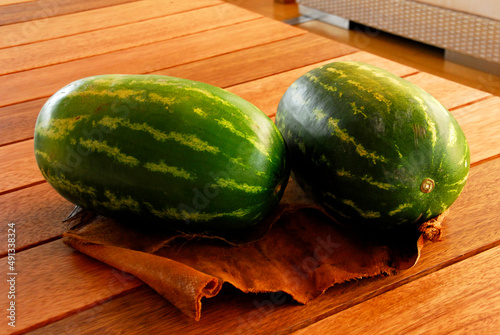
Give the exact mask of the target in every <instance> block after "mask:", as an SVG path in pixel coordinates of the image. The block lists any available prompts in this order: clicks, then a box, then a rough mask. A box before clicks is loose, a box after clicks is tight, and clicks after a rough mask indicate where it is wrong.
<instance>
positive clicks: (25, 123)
mask: <svg viewBox="0 0 500 335" xmlns="http://www.w3.org/2000/svg"><path fill="white" fill-rule="evenodd" d="M46 100H47V98H41V99H36V100H31V101H26V102H21V103H19V104H15V105H10V106H5V107H0V146H3V145H5V144H7V143H12V142H18V141H22V140H26V139H31V138H33V134H34V132H35V123H36V118H37V117H38V113H39V112H40V109H41V108H42V106H43V104H44V103H45V101H46Z"/></svg>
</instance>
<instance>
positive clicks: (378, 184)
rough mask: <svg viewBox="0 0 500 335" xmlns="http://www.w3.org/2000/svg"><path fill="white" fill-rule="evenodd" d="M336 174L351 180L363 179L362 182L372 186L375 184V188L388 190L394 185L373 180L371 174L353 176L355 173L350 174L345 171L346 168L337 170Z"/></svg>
mask: <svg viewBox="0 0 500 335" xmlns="http://www.w3.org/2000/svg"><path fill="white" fill-rule="evenodd" d="M337 175H338V176H339V177H345V178H349V179H353V180H360V181H363V182H366V183H368V184H370V185H372V186H375V187H377V188H380V189H382V190H386V191H387V190H390V189H391V188H394V185H392V184H389V183H382V182H379V181H375V180H373V177H371V176H367V175H365V176H362V177H360V176H355V175H352V174H351V173H350V172H349V171H346V170H339V171H337Z"/></svg>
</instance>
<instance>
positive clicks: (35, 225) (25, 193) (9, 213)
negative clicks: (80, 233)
mask: <svg viewBox="0 0 500 335" xmlns="http://www.w3.org/2000/svg"><path fill="white" fill-rule="evenodd" d="M73 208H74V205H73V204H71V203H70V202H69V201H66V200H65V199H63V198H62V197H61V196H60V195H59V194H58V193H57V192H56V191H55V190H54V189H53V188H52V187H51V186H50V185H49V184H47V183H42V184H40V185H36V186H33V187H28V188H25V189H22V190H19V191H16V192H12V193H9V194H4V195H2V196H0V222H4V223H5V222H12V223H14V224H15V225H16V229H17V232H18V233H17V234H16V249H17V250H18V251H21V250H24V249H26V248H29V247H31V246H34V245H37V244H40V243H44V242H46V241H50V240H53V239H55V238H58V237H59V236H61V235H62V233H64V232H65V231H66V230H67V229H68V226H67V224H66V223H64V222H62V221H63V220H64V219H65V218H66V217H67V216H68V215H69V213H70V212H71V211H72V210H73ZM6 234H7V231H6V230H1V231H0V239H1V240H2V241H6V240H7V235H6ZM6 253H7V244H5V243H2V244H1V245H0V257H3V256H4V255H5V254H6Z"/></svg>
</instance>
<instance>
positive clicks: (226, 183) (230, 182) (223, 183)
mask: <svg viewBox="0 0 500 335" xmlns="http://www.w3.org/2000/svg"><path fill="white" fill-rule="evenodd" d="M212 186H213V187H222V188H227V189H230V190H238V191H243V192H246V193H261V192H263V191H265V190H266V189H265V188H263V187H262V186H255V185H253V186H252V185H248V184H245V183H238V182H236V181H235V180H234V179H223V178H218V179H217V180H216V182H215V184H214V185H212Z"/></svg>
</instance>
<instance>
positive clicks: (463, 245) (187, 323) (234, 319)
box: [28, 159, 500, 334]
mask: <svg viewBox="0 0 500 335" xmlns="http://www.w3.org/2000/svg"><path fill="white" fill-rule="evenodd" d="M499 169H500V159H495V160H493V161H489V162H486V163H483V164H480V165H478V166H475V167H474V168H473V169H472V171H471V176H470V179H469V181H468V182H467V185H466V187H465V190H464V191H463V194H462V195H461V196H460V197H459V199H458V200H457V202H456V203H455V204H454V205H453V206H452V209H451V212H450V215H449V216H448V218H447V219H446V220H445V235H444V237H443V241H441V242H438V243H429V244H427V245H426V246H425V247H424V249H423V253H422V255H421V259H420V261H419V262H418V263H417V265H416V266H415V267H413V268H411V269H409V270H407V271H403V272H401V273H400V274H398V275H395V276H390V277H379V278H373V279H364V280H360V281H356V282H351V283H347V284H342V285H338V286H334V287H333V288H331V289H329V290H328V291H327V292H326V293H325V294H324V295H322V296H320V297H319V298H317V299H316V300H314V301H312V302H310V303H309V304H307V305H305V306H304V305H299V304H296V303H294V302H293V301H291V300H290V299H289V298H287V297H285V296H283V295H278V294H259V295H250V294H246V295H245V294H242V293H241V292H239V291H236V290H231V288H229V293H227V294H223V293H222V294H221V295H220V296H217V297H215V298H212V299H207V300H204V301H203V309H202V318H201V321H199V322H194V321H192V320H190V319H187V318H186V317H185V316H184V315H182V314H181V313H180V312H178V311H176V309H175V308H174V307H173V306H170V305H169V304H165V302H164V301H162V299H158V298H155V297H152V295H154V293H150V292H149V291H148V290H144V291H142V290H141V292H145V298H143V297H142V293H141V294H135V293H133V294H130V295H126V296H123V297H121V298H120V299H114V300H111V301H109V302H107V303H105V304H103V305H102V306H100V312H99V315H97V316H96V315H95V314H94V313H92V312H91V311H90V312H88V313H86V312H83V313H79V314H77V315H75V316H74V317H72V318H69V319H63V320H61V321H60V322H58V323H56V324H53V325H51V326H50V328H48V329H51V331H54V332H55V333H58V332H59V331H61V330H64V329H65V328H66V327H70V326H71V325H72V324H75V323H77V324H81V325H82V327H81V328H80V331H82V333H83V334H86V333H87V332H88V333H90V332H92V331H95V329H108V330H109V331H113V332H116V333H120V332H126V331H127V329H130V328H131V327H133V326H134V325H133V323H134V322H136V321H135V320H138V319H140V318H141V317H143V316H144V315H148V317H149V318H152V319H163V320H164V318H165V315H168V322H164V323H161V324H158V323H151V324H141V329H142V330H143V331H144V332H151V333H154V332H155V331H158V329H165V330H167V329H168V330H169V332H172V333H186V334H197V333H200V332H209V331H211V330H214V329H216V330H218V331H220V332H223V333H227V334H239V333H244V334H269V333H274V332H277V331H280V330H285V329H289V330H295V329H300V328H302V327H305V326H307V325H309V324H312V323H314V322H316V321H318V320H321V319H323V318H326V317H328V316H330V315H333V314H335V313H338V312H340V311H342V310H346V309H348V308H349V307H351V306H354V305H356V304H358V303H360V302H363V301H366V300H369V299H371V298H373V297H375V296H378V295H380V294H382V293H384V292H388V291H390V290H393V289H395V288H397V287H400V286H402V285H404V284H405V283H408V282H412V281H414V280H418V279H419V278H423V277H425V276H426V275H429V274H431V273H434V272H436V271H438V270H440V269H442V268H446V267H447V266H449V265H451V264H453V263H456V262H459V261H461V260H463V259H466V258H468V257H471V256H473V255H475V254H478V253H480V252H481V251H483V250H487V249H490V248H492V247H495V246H498V245H500V226H499V225H498V217H499V216H500V199H499V198H498V197H495V195H496V194H498V192H500V175H499V174H498V173H497V171H499ZM472 203H474V206H472V205H471V204H472ZM472 208H473V210H471V209H472ZM28 251H29V250H28ZM46 257H47V258H48V260H47V261H52V262H55V263H57V258H59V257H61V256H60V255H58V254H50V255H47V256H46ZM82 257H83V256H82ZM65 271H66V272H64V273H63V272H61V273H60V275H61V278H60V279H59V280H60V281H65V279H64V278H66V277H74V276H75V275H74V273H73V272H74V271H75V269H73V268H68V269H65ZM91 275H93V274H86V275H85V276H91ZM38 276H39V278H38V281H39V282H40V283H46V278H48V277H49V276H50V273H46V272H45V271H43V270H42V269H40V270H38ZM83 279H84V280H89V281H90V280H91V279H90V278H87V277H85V278H83ZM39 285H50V284H39ZM57 285H61V286H62V285H63V284H62V283H61V284H57ZM105 289H106V288H105V287H102V288H101V290H105ZM226 289H228V288H226ZM68 294H69V295H72V296H73V297H74V299H75V300H79V299H84V296H79V295H82V294H84V292H80V291H76V292H71V293H68ZM96 294H99V295H100V296H101V297H102V296H103V295H102V294H104V293H102V292H101V293H97V292H96ZM103 299H104V298H103ZM151 301H155V302H156V303H154V304H153V303H151ZM32 303H33V304H35V305H36V308H39V309H46V308H47V306H46V305H45V304H46V302H36V301H33V302H32ZM126 305H129V306H134V308H128V309H127V311H126V313H122V311H123V306H126ZM221 315H224V317H223V318H221V317H220V316H221ZM283 320H287V322H286V323H285V324H283Z"/></svg>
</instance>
